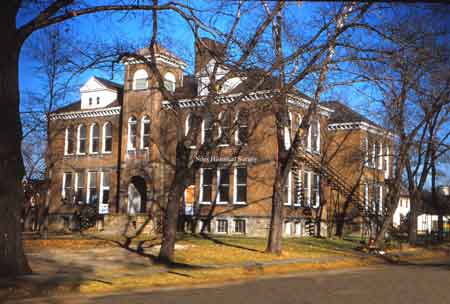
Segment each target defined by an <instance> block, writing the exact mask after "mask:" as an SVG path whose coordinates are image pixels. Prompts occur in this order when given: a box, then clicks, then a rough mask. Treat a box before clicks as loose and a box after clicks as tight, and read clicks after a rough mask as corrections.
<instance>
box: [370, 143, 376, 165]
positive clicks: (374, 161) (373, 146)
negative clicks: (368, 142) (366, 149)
mask: <svg viewBox="0 0 450 304" xmlns="http://www.w3.org/2000/svg"><path fill="white" fill-rule="evenodd" d="M375 154H376V143H373V144H372V166H371V167H372V168H376V167H377V158H376V155H375Z"/></svg>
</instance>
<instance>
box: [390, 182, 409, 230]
mask: <svg viewBox="0 0 450 304" xmlns="http://www.w3.org/2000/svg"><path fill="white" fill-rule="evenodd" d="M409 210H411V202H410V199H409V195H408V190H407V189H406V188H405V187H403V186H402V188H401V190H400V199H399V200H398V206H397V209H396V210H395V213H394V218H393V219H392V225H393V226H394V227H396V228H398V227H399V226H400V224H401V223H402V221H403V219H405V218H406V216H407V215H408V213H409Z"/></svg>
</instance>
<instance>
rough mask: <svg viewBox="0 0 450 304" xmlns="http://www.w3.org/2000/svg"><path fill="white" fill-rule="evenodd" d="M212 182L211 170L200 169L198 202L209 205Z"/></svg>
mask: <svg viewBox="0 0 450 304" xmlns="http://www.w3.org/2000/svg"><path fill="white" fill-rule="evenodd" d="M212 182H213V169H211V168H202V169H201V175H200V187H201V193H200V202H201V203H211V201H212Z"/></svg>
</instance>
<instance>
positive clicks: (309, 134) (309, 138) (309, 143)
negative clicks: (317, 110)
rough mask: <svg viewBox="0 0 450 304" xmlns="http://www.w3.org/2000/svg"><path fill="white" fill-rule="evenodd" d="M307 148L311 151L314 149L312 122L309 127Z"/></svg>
mask: <svg viewBox="0 0 450 304" xmlns="http://www.w3.org/2000/svg"><path fill="white" fill-rule="evenodd" d="M306 150H307V151H309V152H311V151H312V143H311V123H310V124H309V127H308V140H307V143H306Z"/></svg>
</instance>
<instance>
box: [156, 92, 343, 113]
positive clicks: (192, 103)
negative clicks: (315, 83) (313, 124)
mask: <svg viewBox="0 0 450 304" xmlns="http://www.w3.org/2000/svg"><path fill="white" fill-rule="evenodd" d="M276 92H278V90H261V91H254V92H250V93H248V94H246V95H244V94H243V93H234V94H228V95H224V94H223V95H219V96H217V97H216V100H214V102H213V103H215V104H229V103H233V102H235V100H236V99H237V98H239V97H241V98H242V99H241V100H240V101H257V100H260V99H269V98H272V97H274V95H275V94H274V93H276ZM287 96H288V103H289V104H291V105H294V106H299V107H301V108H307V107H308V106H309V105H310V104H311V101H309V100H307V99H305V98H302V97H299V96H295V94H287ZM289 98H291V99H295V101H292V100H289ZM206 99H207V96H199V97H195V98H185V99H179V100H176V101H174V102H176V103H178V105H179V106H180V107H181V108H193V107H202V106H204V105H205V100H206ZM163 107H166V108H171V107H172V106H171V102H170V101H168V100H163ZM318 108H319V109H320V110H321V111H322V113H321V114H323V115H326V116H329V115H330V114H331V113H333V112H334V110H332V109H330V108H327V107H324V106H322V105H320V104H319V105H318Z"/></svg>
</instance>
